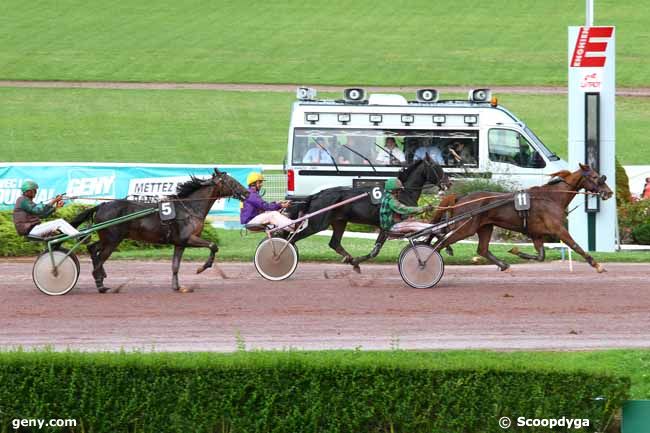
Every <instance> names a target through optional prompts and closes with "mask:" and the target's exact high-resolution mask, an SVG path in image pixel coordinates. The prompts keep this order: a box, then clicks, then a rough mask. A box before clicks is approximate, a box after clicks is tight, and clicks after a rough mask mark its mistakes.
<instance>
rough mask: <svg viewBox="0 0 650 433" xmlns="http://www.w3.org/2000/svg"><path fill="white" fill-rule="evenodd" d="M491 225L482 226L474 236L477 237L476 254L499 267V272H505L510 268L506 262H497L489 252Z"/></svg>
mask: <svg viewBox="0 0 650 433" xmlns="http://www.w3.org/2000/svg"><path fill="white" fill-rule="evenodd" d="M493 228H494V226H493V225H491V224H489V225H484V226H482V227H481V228H479V229H478V231H477V232H476V234H477V235H478V248H477V249H476V252H477V253H478V255H480V256H482V257H485V258H486V259H488V260H489V261H490V262H492V263H494V264H495V265H497V266H498V267H499V269H500V270H501V271H505V270H506V269H508V268H509V267H510V265H509V264H507V263H506V262H504V261H502V260H499V259H498V258H497V257H496V256H495V255H494V254H492V252H490V239H491V238H492V229H493Z"/></svg>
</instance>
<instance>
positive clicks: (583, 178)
mask: <svg viewBox="0 0 650 433" xmlns="http://www.w3.org/2000/svg"><path fill="white" fill-rule="evenodd" d="M589 173H591V170H586V171H585V170H582V169H581V170H580V179H579V180H578V183H577V184H576V185H575V187H574V186H573V185H571V184H569V182H567V181H566V180H565V179H564V178H563V177H560V182H562V183H565V184H567V185H568V186H570V187H572V188H575V189H576V191H580V190H581V189H582V188H584V189H585V190H587V191H588V192H591V193H594V194H598V191H589V189H588V188H587V187H585V185H584V183H585V182H589V183H590V184H591V185H592V186H594V187H592V188H591V189H593V190H598V187H600V186H603V185H605V182H606V181H607V176H605V175H602V176H600V177H599V178H598V182H594V181H592V180H591V179H589V178H587V175H588V174H589Z"/></svg>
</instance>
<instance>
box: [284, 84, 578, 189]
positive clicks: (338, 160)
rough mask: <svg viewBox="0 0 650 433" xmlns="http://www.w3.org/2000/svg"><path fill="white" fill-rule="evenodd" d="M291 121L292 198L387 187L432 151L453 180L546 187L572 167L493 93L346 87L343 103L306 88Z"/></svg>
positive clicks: (289, 184)
mask: <svg viewBox="0 0 650 433" xmlns="http://www.w3.org/2000/svg"><path fill="white" fill-rule="evenodd" d="M297 94H298V101H296V102H295V103H294V104H293V110H292V113H291V124H290V126H289V141H288V152H287V160H286V163H285V168H286V171H287V198H288V199H293V200H296V199H301V198H303V197H305V196H308V195H310V194H314V193H316V192H318V191H320V190H322V189H325V188H330V187H335V186H368V185H383V182H384V180H385V179H386V178H388V177H394V176H396V175H397V173H398V171H399V170H400V169H401V168H402V167H403V166H405V165H408V164H410V163H412V162H413V161H414V160H417V159H419V158H422V157H423V156H424V155H425V154H426V153H428V154H429V155H430V157H432V158H433V159H434V160H435V161H437V162H438V163H439V164H441V165H442V166H443V167H444V170H445V172H447V174H448V175H450V176H451V177H453V178H472V177H489V178H491V179H492V180H494V181H497V182H498V181H502V180H503V181H507V182H509V183H511V184H515V185H518V186H519V187H523V188H525V187H529V186H533V185H540V184H542V183H544V182H546V181H548V177H546V175H548V174H549V173H553V172H556V171H559V170H564V169H567V167H568V165H567V163H566V162H565V161H563V160H562V159H560V158H559V157H558V156H557V155H555V154H554V153H553V152H551V151H550V150H549V149H548V148H547V147H546V146H545V145H544V143H543V142H542V141H541V140H540V139H539V138H538V137H537V136H536V135H535V133H534V132H533V131H531V130H530V129H529V128H528V127H527V126H526V124H524V122H522V121H521V120H520V119H518V118H517V117H516V116H515V115H514V114H512V113H511V112H509V111H508V110H507V109H505V108H504V107H502V106H500V105H498V103H497V100H496V98H492V97H491V92H490V90H489V89H476V90H471V91H470V92H469V97H468V99H467V100H446V101H439V100H438V93H437V91H436V90H434V89H422V90H419V91H418V92H417V98H416V100H415V101H407V100H406V99H405V98H404V97H403V96H401V95H390V94H372V95H370V96H369V97H368V98H366V94H365V91H364V90H363V89H359V88H354V89H346V90H345V92H344V98H343V99H340V100H333V101H332V100H318V99H316V92H315V91H314V90H313V89H308V88H299V89H298V92H297Z"/></svg>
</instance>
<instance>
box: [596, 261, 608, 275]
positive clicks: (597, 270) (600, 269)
mask: <svg viewBox="0 0 650 433" xmlns="http://www.w3.org/2000/svg"><path fill="white" fill-rule="evenodd" d="M596 272H598V273H599V274H602V273H603V272H607V269H605V267H604V266H603V265H601V264H600V263H598V264H597V265H596Z"/></svg>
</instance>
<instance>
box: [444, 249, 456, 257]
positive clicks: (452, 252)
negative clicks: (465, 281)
mask: <svg viewBox="0 0 650 433" xmlns="http://www.w3.org/2000/svg"><path fill="white" fill-rule="evenodd" d="M445 252H446V253H447V255H448V256H449V257H453V256H454V250H453V249H452V248H451V247H447V248H445Z"/></svg>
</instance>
